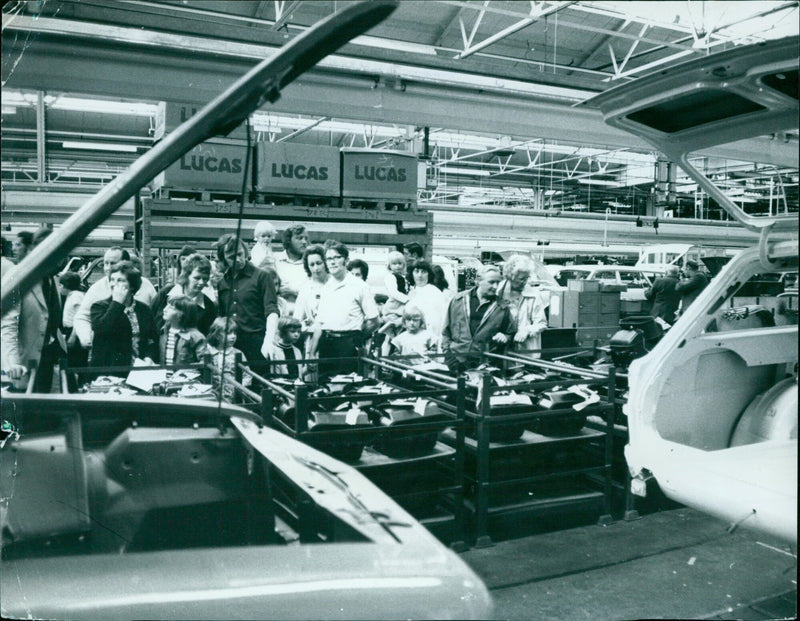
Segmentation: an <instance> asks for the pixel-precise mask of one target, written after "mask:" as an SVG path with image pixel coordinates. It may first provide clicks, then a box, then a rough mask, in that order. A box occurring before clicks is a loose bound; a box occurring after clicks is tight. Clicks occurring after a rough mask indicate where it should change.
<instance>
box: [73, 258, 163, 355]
mask: <svg viewBox="0 0 800 621" xmlns="http://www.w3.org/2000/svg"><path fill="white" fill-rule="evenodd" d="M129 260H130V255H129V254H128V251H127V250H125V249H124V248H120V247H119V246H112V247H111V248H109V249H108V250H106V252H105V254H104V255H103V274H104V275H103V277H102V278H101V279H100V280H98V281H97V282H96V283H94V284H93V285H92V286H91V287H89V290H88V291H87V292H86V295H85V296H83V301H82V302H81V305H80V307H79V308H78V311H77V312H76V313H75V319H74V320H73V324H72V325H73V329H74V330H75V334H76V335H77V336H78V340H79V341H80V343H81V346H82V347H83V348H84V349H89V348H90V347H91V346H92V338H93V337H94V333H93V332H92V318H91V310H92V304H94V303H95V302H99V301H100V300H105V299H106V298H110V297H111V288H110V287H109V285H108V275H109V274H110V273H111V269H112V268H113V267H114V266H115V265H116V264H117V263H119V262H120V261H129ZM133 297H134V299H136V300H139V301H140V302H142V303H144V304H146V305H147V306H148V308H149V307H150V305H151V304H152V302H153V300H154V299H155V297H156V289H155V287H153V283H151V282H150V281H149V280H147V278H144V277H142V286H141V287H139V290H138V291H137V292H136V294H135V295H134V296H133Z"/></svg>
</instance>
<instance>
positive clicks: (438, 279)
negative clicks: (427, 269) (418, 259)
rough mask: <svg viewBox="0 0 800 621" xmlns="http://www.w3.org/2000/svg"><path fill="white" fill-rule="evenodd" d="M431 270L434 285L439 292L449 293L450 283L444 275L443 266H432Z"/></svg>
mask: <svg viewBox="0 0 800 621" xmlns="http://www.w3.org/2000/svg"><path fill="white" fill-rule="evenodd" d="M431 269H432V270H433V281H432V283H433V284H434V285H435V286H436V288H437V289H438V290H439V291H447V290H448V289H449V288H450V283H449V282H447V278H446V277H445V275H444V270H443V269H442V266H441V265H432V266H431Z"/></svg>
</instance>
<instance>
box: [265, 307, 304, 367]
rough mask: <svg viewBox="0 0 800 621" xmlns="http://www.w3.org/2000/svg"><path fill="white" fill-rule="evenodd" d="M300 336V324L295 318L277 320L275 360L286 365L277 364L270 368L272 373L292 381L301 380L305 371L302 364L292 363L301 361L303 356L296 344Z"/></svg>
mask: <svg viewBox="0 0 800 621" xmlns="http://www.w3.org/2000/svg"><path fill="white" fill-rule="evenodd" d="M301 334H302V324H301V323H300V320H299V319H297V318H295V317H281V318H280V319H278V335H277V338H276V339H275V340H276V341H277V342H276V345H277V346H278V347H277V351H276V357H275V360H279V359H280V360H285V361H286V364H277V365H275V366H273V367H272V372H273V373H276V374H279V375H285V376H287V377H290V378H292V379H303V378H304V375H305V369H304V368H303V365H302V364H298V363H297V362H293V361H295V360H301V359H302V358H303V355H302V354H301V353H300V348H299V347H297V343H298V342H299V341H300V335H301Z"/></svg>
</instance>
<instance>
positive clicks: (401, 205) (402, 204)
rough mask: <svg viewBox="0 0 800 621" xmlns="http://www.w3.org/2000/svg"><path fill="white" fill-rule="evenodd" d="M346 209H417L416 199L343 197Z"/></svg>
mask: <svg viewBox="0 0 800 621" xmlns="http://www.w3.org/2000/svg"><path fill="white" fill-rule="evenodd" d="M342 206H343V207H344V208H345V209H359V210H365V209H374V210H377V211H417V210H418V207H417V201H416V199H410V198H405V199H386V198H342Z"/></svg>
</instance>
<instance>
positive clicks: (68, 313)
mask: <svg viewBox="0 0 800 621" xmlns="http://www.w3.org/2000/svg"><path fill="white" fill-rule="evenodd" d="M58 284H59V285H60V287H59V288H60V289H61V291H60V293H61V294H62V295H63V297H64V312H63V314H62V316H61V325H62V326H64V329H65V330H66V331H67V334H69V331H70V330H72V322H73V320H74V319H75V313H77V312H78V307H80V305H81V302H82V301H83V296H84V293H83V291H81V277H80V275H79V274H78V273H77V272H63V273H62V274H60V275H59V276H58Z"/></svg>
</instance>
